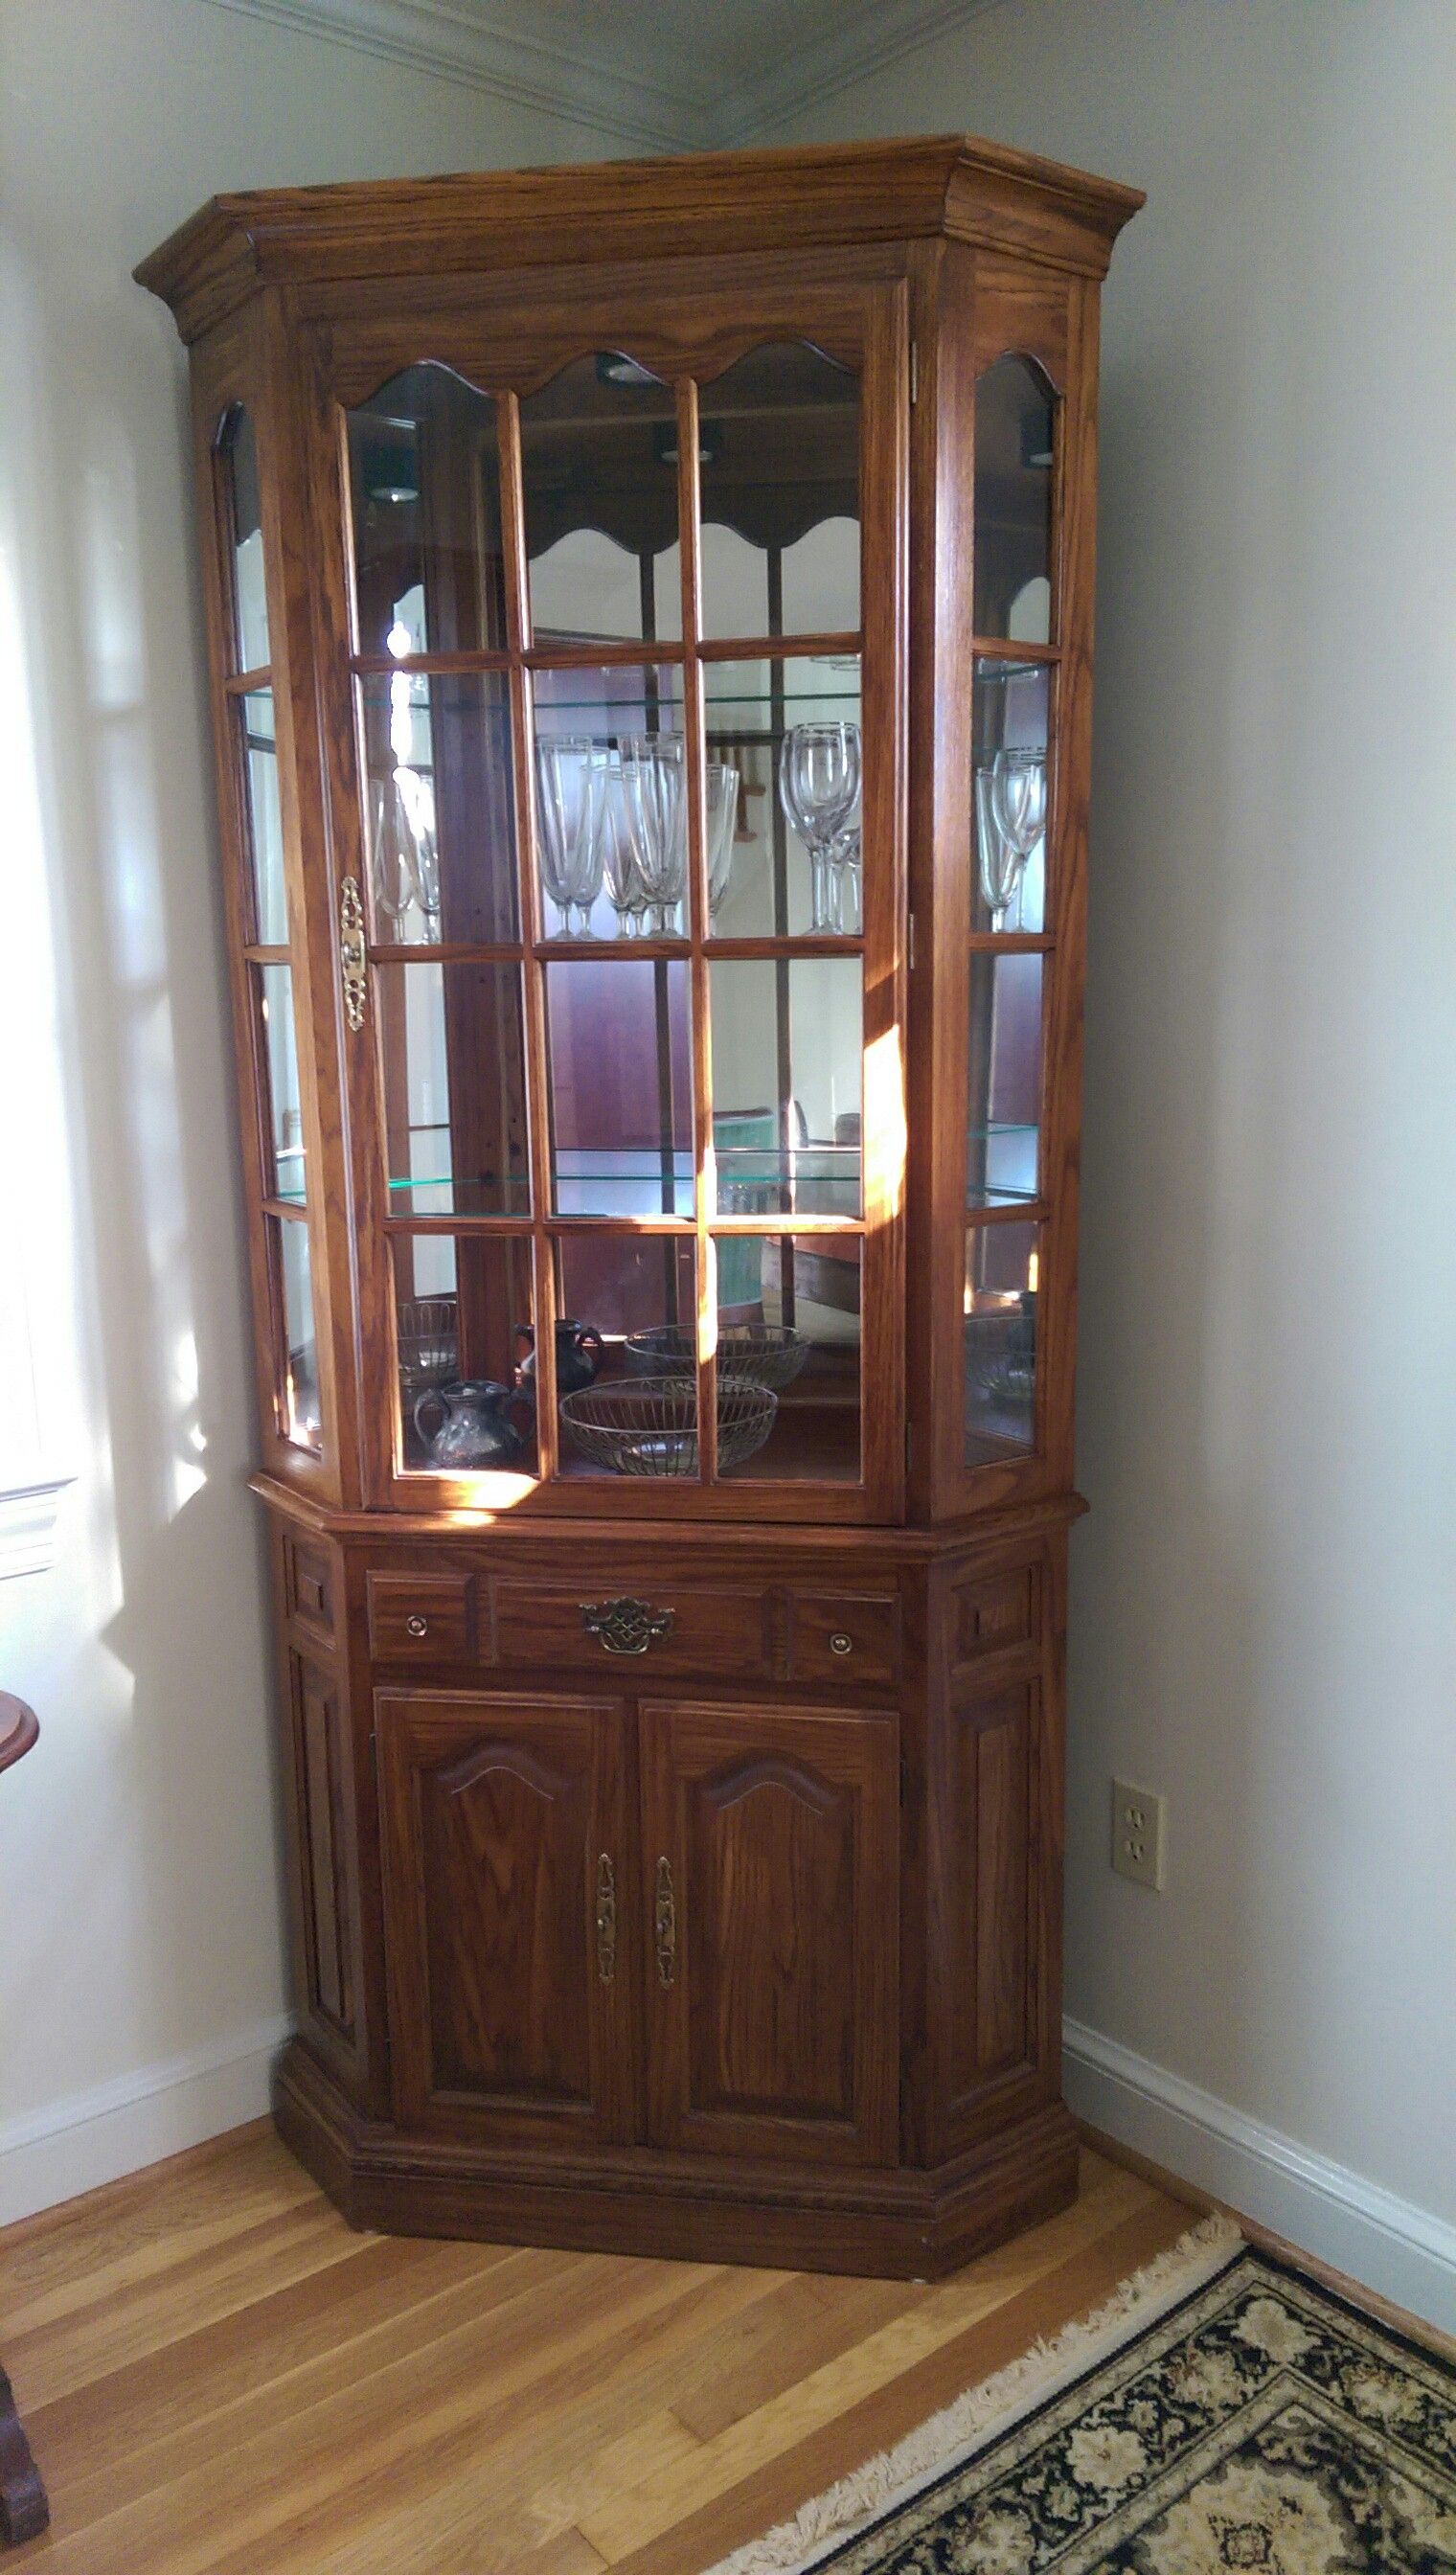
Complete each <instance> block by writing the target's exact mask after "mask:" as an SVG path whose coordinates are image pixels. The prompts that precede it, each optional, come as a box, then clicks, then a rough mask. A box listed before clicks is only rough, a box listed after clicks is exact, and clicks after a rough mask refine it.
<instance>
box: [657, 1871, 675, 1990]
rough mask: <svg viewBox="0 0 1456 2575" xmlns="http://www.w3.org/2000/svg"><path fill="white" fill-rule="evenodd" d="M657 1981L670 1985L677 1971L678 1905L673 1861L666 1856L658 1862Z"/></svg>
mask: <svg viewBox="0 0 1456 2575" xmlns="http://www.w3.org/2000/svg"><path fill="white" fill-rule="evenodd" d="M656 1920H657V1933H658V1982H659V1984H660V1985H671V1983H672V1981H673V1978H674V1977H675V1976H676V1974H677V1972H678V1907H677V1904H676V1902H675V1901H674V1897H673V1863H672V1861H671V1860H670V1859H669V1858H668V1857H667V1856H666V1854H665V1855H664V1856H663V1858H662V1859H660V1860H659V1862H658V1903H657V1915H656Z"/></svg>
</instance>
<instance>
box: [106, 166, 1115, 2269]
mask: <svg viewBox="0 0 1456 2575" xmlns="http://www.w3.org/2000/svg"><path fill="white" fill-rule="evenodd" d="M1139 203H1140V199H1139V198H1138V196H1137V195H1136V193H1135V192H1133V191H1131V190H1129V189H1125V188H1120V187H1114V186H1110V185H1107V184H1104V183H1102V182H1101V181H1098V180H1094V179H1089V178H1085V177H1082V176H1080V175H1078V174H1077V173H1075V172H1072V171H1068V170H1064V169H1060V168H1057V167H1054V166H1052V165H1049V164H1046V163H1042V162H1037V161H1032V160H1029V159H1027V158H1025V157H1024V156H1022V155H1020V154H1018V153H1013V152H1007V151H1002V150H999V149H997V148H994V147H992V146H988V145H985V144H981V143H976V142H968V141H966V140H965V139H964V138H960V137H953V138H935V139H921V140H916V141H912V142H907V143H889V144H869V145H861V146H855V147H852V148H844V149H832V150H830V149H814V150H806V151H792V152H775V153H752V154H728V155H715V156H712V157H706V158H702V159H684V160H674V161H660V162H651V163H641V164H631V163H614V164H609V165H606V166H602V167H597V168H590V169H575V170H573V169H557V170H543V171H524V172H515V173H491V174H487V175H484V176H480V177H463V178H451V179H433V180H427V181H424V182H421V183H419V184H413V185H406V184H395V183H387V184H371V185H366V186H347V187H329V188H305V189H289V190H280V191H276V192H268V193H266V194H257V195H249V196H231V197H219V198H216V199H214V200H213V202H212V203H211V204H210V205H208V206H207V207H205V208H204V209H203V211H202V212H201V213H200V214H198V215H197V216H196V217H195V218H194V219H193V220H192V221H191V222H190V223H188V224H187V225H185V226H184V227H183V228H182V230H181V231H180V232H179V233H177V234H176V235H175V236H174V237H173V238H172V239H171V240H170V241H169V242H167V243H166V244H165V245H164V246H163V247H162V248H161V249H160V250H158V251H157V252H156V253H154V254H153V256H152V257H151V258H150V259H148V260H147V261H146V262H145V263H144V265H143V267H142V268H141V270H140V271H139V272H138V274H139V276H140V278H141V279H142V281H143V283H144V284H145V285H147V286H149V287H151V288H152V289H153V290H154V291H155V292H156V293H157V294H159V295H161V296H163V297H164V298H165V299H166V300H167V302H168V303H169V304H170V305H171V307H172V309H173V311H174V313H175V315H176V317H177V321H178V324H179V326H180V329H181V331H182V334H183V337H184V339H185V340H186V341H187V342H188V344H189V346H190V348H191V354H192V384H193V394H194V412H195V424H196V457H197V473H198V482H199V489H200V493H201V510H202V553H203V578H204V582H205V585H206V602H207V622H208V628H209V633H210V639H211V655H212V683H213V705H214V712H215V720H216V735H217V763H218V770H219V774H220V778H221V798H222V818H223V844H224V854H225V862H226V902H227V913H228V923H229V937H230V951H231V973H232V997H233V1013H234V1033H235V1037H236V1044H237V1052H238V1062H239V1069H240V1079H241V1088H242V1100H243V1151H244V1157H245V1161H246V1186H247V1195H248V1200H249V1204H250V1220H251V1221H250V1246H251V1262H252V1290H253V1311H254V1316H255V1322H256V1334H257V1363H258V1375H259V1383H260V1388H261V1395H262V1410H263V1422H262V1463H261V1471H260V1472H259V1474H258V1476H257V1478H256V1489H257V1491H258V1493H259V1494H260V1496H261V1498H262V1500H263V1503H264V1506H265V1509H266V1510H267V1513H268V1517H269V1521H270V1524H271V1527H272V1532H273V1556H274V1564H275V1568H276V1580H277V1609H278V1633H279V1647H280V1660H281V1670H282V1689H283V1709H284V1718H283V1722H284V1727H285V1738H286V1747H287V1749H286V1759H285V1770H286V1776H287V1781H288V1792H289V1805H290V1821H291V1846H292V1849H291V1872H290V1873H291V1884H292V1906H293V1916H294V1919H293V1941H294V1960H295V1974H296V1983H297V2011H298V2032H297V2036H296V2037H295V2038H294V2039H293V2040H292V2042H291V2043H290V2045H289V2046H288V2047H287V2048H286V2050H285V2051H284V2054H283V2057H282V2060H281V2062H280V2065H279V2069H278V2077H277V2088H276V2108H277V2116H278V2120H279V2124H280V2126H281V2128H282V2131H283V2133H284V2135H285V2137H286V2138H287V2139H288V2141H289V2142H290V2144H292V2145H293V2146H294V2147H295V2149H296V2150H297V2152H298V2153H299V2154H300V2155H301V2156H302V2157H303V2159H304V2160H305V2162H306V2163H307V2164H308V2165H309V2166H310V2167H311V2169H312V2170H313V2171H314V2172H315V2173H316V2174H317V2175H318V2177H319V2179H320V2180H321V2181H322V2182H323V2183H324V2184H325V2186H326V2187H327V2188H328V2190H329V2191H330V2192H332V2194H333V2195H334V2197H335V2198H336V2199H337V2200H338V2202H339V2203H340V2205H341V2206H342V2207H343V2208H344V2210H345V2211H346V2212H347V2213H348V2214H349V2215H350V2216H351V2217H352V2218H353V2219H355V2220H356V2222H358V2223H361V2224H365V2225H369V2226H374V2227H382V2228H385V2229H394V2230H399V2231H405V2232H416V2233H443V2234H462V2235H479V2236H486V2237H497V2238H506V2239H514V2240H517V2241H528V2242H529V2241H539V2242H543V2243H551V2244H567V2245H586V2246H596V2247H606V2248H616V2249H621V2250H625V2251H636V2252H651V2253H669V2254H682V2255H687V2256H692V2257H695V2258H703V2259H714V2260H716V2259H721V2258H738V2259H745V2260H752V2261H764V2262H770V2263H791V2264H802V2265H806V2266H811V2267H812V2266H817V2267H824V2268H833V2269H843V2270H851V2271H868V2272H873V2271H884V2272H892V2273H922V2274H925V2273H934V2272H938V2271H944V2270H947V2269H949V2268H952V2267H953V2266H954V2265H955V2264H957V2263H958V2262H960V2261H962V2260H964V2259H965V2257H966V2256H967V2255H968V2254H969V2253H971V2252H973V2251H975V2250H977V2249H978V2248H980V2247H983V2246H985V2245H987V2244H989V2243H992V2242H994V2241H995V2240H996V2239H997V2238H999V2237H1001V2236H1003V2235H1005V2234H1007V2233H1009V2232H1010V2231H1011V2230H1012V2229H1013V2228H1014V2227H1016V2226H1018V2225H1021V2224H1023V2223H1025V2222H1026V2221H1028V2220H1030V2219H1032V2218H1035V2217H1037V2216H1040V2215H1043V2214H1045V2213H1047V2212H1049V2211H1050V2210H1052V2209H1054V2208H1056V2207H1058V2206H1059V2205H1061V2204H1062V2203H1064V2202H1065V2201H1066V2200H1067V2199H1068V2198H1069V2197H1070V2195H1071V2193H1072V2189H1073V2170H1074V2136H1073V2130H1072V2126H1071V2122H1070V2120H1069V2118H1068V2116H1067V2114H1066V2111H1065V2110H1064V2108H1063V2106H1062V2103H1061V2099H1060V2090H1059V2062H1058V2027H1059V2018H1060V1998H1059V1954H1058V1953H1059V1943H1060V1850H1061V1794H1062V1787H1061V1781H1062V1761H1061V1729H1062V1697H1063V1680H1062V1664H1063V1632H1064V1600H1065V1580H1064V1572H1065V1556H1066V1537H1067V1529H1068V1525H1069V1523H1070V1521H1071V1520H1072V1518H1073V1517H1074V1516H1075V1514H1076V1512H1077V1510H1078V1509H1079V1507H1080V1505H1079V1503H1078V1501H1077V1499H1076V1496H1075V1494H1074V1491H1073V1488H1072V1446H1071V1442H1072V1347H1073V1329H1074V1305H1075V1295H1074V1267H1075V1245H1076V1227H1077V1203H1076V1191H1077V1125H1078V1090H1079V1056H1080V1023H1081V1007H1082V1003H1081V987H1082V934H1083V904H1084V861H1085V837H1086V807H1087V781H1088V733H1089V721H1090V647H1091V618H1092V550H1093V505H1094V489H1095V431H1094V420H1095V401H1096V380H1097V302H1098V289H1099V284H1100V280H1101V279H1102V277H1103V275H1104V273H1105V270H1106V266H1107V261H1108V257H1109V253H1110V249H1111V245H1112V242H1113V240H1114V238H1115V236H1116V234H1117V232H1118V230H1119V228H1120V227H1121V225H1122V224H1123V223H1125V222H1126V220H1127V218H1128V216H1129V215H1130V214H1131V213H1132V212H1133V211H1134V209H1135V208H1136V206H1137V205H1138V204H1139Z"/></svg>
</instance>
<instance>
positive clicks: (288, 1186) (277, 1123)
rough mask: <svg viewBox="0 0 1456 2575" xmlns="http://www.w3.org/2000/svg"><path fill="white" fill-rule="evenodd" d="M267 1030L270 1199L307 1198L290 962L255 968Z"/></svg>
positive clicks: (261, 1019) (300, 1203)
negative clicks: (282, 964)
mask: <svg viewBox="0 0 1456 2575" xmlns="http://www.w3.org/2000/svg"><path fill="white" fill-rule="evenodd" d="M252 974H253V977H254V989H255V992H256V994H257V999H258V1017H259V1022H260V1024H261V1027H262V1031H263V1063H264V1078H265V1081H266V1083H267V1089H268V1097H267V1100H266V1101H265V1103H264V1116H265V1119H266V1122H267V1126H266V1133H267V1137H268V1143H269V1152H270V1160H271V1163H272V1170H271V1172H270V1173H269V1175H268V1194H269V1197H270V1198H275V1199H287V1200H291V1201H292V1202H293V1204H294V1205H295V1206H297V1207H302V1206H303V1203H304V1121H303V1110H302V1107H301V1106H300V1102H299V1087H298V1043H297V1040H296V1039H295V1036H294V1026H293V970H292V968H291V967H289V966H255V967H253V969H252Z"/></svg>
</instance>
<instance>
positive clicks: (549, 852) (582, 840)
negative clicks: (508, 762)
mask: <svg viewBox="0 0 1456 2575" xmlns="http://www.w3.org/2000/svg"><path fill="white" fill-rule="evenodd" d="M605 784H606V764H605V761H604V758H603V755H602V753H601V752H600V750H599V749H598V746H597V744H596V743H595V742H594V741H593V740H592V737H591V735H590V734H580V733H563V734H549V735H548V736H547V737H546V738H545V739H544V740H543V741H540V742H538V744H537V746H536V794H537V811H538V813H539V815H540V818H541V882H542V887H543V890H544V891H545V893H546V894H547V896H548V897H549V898H550V900H551V902H552V903H554V904H555V906H556V908H557V911H558V912H559V914H560V915H561V926H560V929H559V930H558V931H557V932H556V933H555V934H554V936H555V937H557V938H559V939H571V938H578V939H586V938H588V937H590V935H591V928H592V906H593V904H594V903H595V902H596V900H597V897H598V895H599V894H600V893H601V891H602V872H603V866H604V861H605V855H606V853H605V849H604V844H603V836H602V830H601V822H602V806H603V790H604V787H605Z"/></svg>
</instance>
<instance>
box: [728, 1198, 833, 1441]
mask: <svg viewBox="0 0 1456 2575" xmlns="http://www.w3.org/2000/svg"><path fill="white" fill-rule="evenodd" d="M715 1252H716V1255H717V1267H718V1326H719V1335H720V1344H721V1355H720V1359H719V1366H720V1369H721V1370H722V1371H725V1372H727V1373H728V1374H729V1375H730V1374H731V1373H732V1369H733V1347H734V1338H735V1334H736V1332H737V1331H738V1329H739V1328H740V1327H741V1326H744V1325H748V1326H754V1325H765V1324H766V1325H767V1326H769V1327H770V1328H771V1329H772V1330H773V1331H774V1332H775V1333H777V1332H780V1331H781V1330H782V1329H784V1328H786V1329H787V1330H789V1331H792V1332H793V1333H794V1334H795V1335H796V1337H797V1339H798V1341H799V1342H800V1343H801V1344H802V1347H803V1352H804V1355H803V1358H802V1361H801V1364H800V1365H799V1366H798V1368H797V1371H796V1373H795V1374H794V1375H793V1376H792V1377H791V1378H790V1380H789V1382H788V1383H786V1384H785V1385H782V1386H781V1387H780V1388H779V1389H778V1396H777V1412H776V1416H775V1419H774V1422H773V1427H772V1429H771V1431H770V1432H769V1435H768V1438H767V1440H766V1441H765V1442H764V1444H763V1446H762V1447H761V1449H759V1451H758V1452H757V1454H756V1455H754V1456H753V1457H751V1458H749V1459H747V1460H745V1461H744V1462H743V1463H742V1464H741V1465H738V1466H736V1467H733V1466H725V1467H724V1468H723V1469H722V1471H723V1472H724V1473H725V1474H726V1475H729V1476H731V1477H732V1479H733V1480H734V1481H736V1480H737V1479H738V1478H739V1477H740V1476H748V1477H765V1478H768V1479H770V1480H772V1481H787V1482H794V1483H807V1482H814V1483H836V1484H844V1483H848V1484H853V1483H857V1482H858V1481H859V1474H860V1464H859V1336H860V1323H859V1317H860V1306H861V1289H860V1275H861V1256H862V1245H861V1242H860V1239H859V1237H858V1236H857V1235H800V1236H798V1237H797V1238H796V1239H795V1238H793V1237H791V1236H779V1237H773V1236H766V1235H731V1236H729V1235H725V1236H721V1237H720V1238H719V1240H718V1242H717V1243H716V1245H715Z"/></svg>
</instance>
